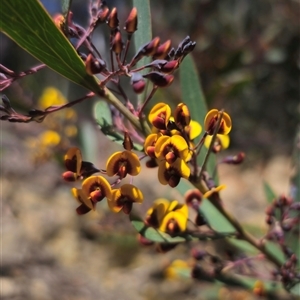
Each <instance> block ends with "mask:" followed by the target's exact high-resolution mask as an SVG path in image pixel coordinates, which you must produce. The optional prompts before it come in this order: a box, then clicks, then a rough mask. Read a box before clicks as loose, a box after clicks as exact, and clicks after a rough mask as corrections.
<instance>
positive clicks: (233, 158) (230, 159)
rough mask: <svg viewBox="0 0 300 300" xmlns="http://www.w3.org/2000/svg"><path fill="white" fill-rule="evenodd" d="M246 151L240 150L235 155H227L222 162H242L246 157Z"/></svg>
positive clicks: (232, 163) (235, 163) (234, 163)
mask: <svg viewBox="0 0 300 300" xmlns="http://www.w3.org/2000/svg"><path fill="white" fill-rule="evenodd" d="M245 156H246V155H245V153H244V152H240V153H238V154H237V155H235V156H227V157H225V158H224V159H223V160H222V162H223V163H225V164H231V165H239V164H241V163H242V162H243V161H244V159H245Z"/></svg>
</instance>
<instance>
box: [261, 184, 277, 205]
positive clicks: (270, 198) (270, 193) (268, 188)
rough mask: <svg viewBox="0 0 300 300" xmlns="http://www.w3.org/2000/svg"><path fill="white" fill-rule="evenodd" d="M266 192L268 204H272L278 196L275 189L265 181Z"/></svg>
mask: <svg viewBox="0 0 300 300" xmlns="http://www.w3.org/2000/svg"><path fill="white" fill-rule="evenodd" d="M263 184H264V191H265V196H266V198H267V201H268V203H272V202H273V200H274V199H275V198H276V194H275V193H274V191H273V189H272V188H271V186H270V185H269V184H268V183H267V182H266V181H264V182H263Z"/></svg>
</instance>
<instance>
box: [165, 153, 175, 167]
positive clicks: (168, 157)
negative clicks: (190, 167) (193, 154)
mask: <svg viewBox="0 0 300 300" xmlns="http://www.w3.org/2000/svg"><path fill="white" fill-rule="evenodd" d="M165 159H166V161H167V162H168V163H169V164H173V163H174V162H175V160H176V159H177V156H176V155H175V153H174V152H168V153H167V154H166V156H165Z"/></svg>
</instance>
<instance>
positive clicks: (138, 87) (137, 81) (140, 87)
mask: <svg viewBox="0 0 300 300" xmlns="http://www.w3.org/2000/svg"><path fill="white" fill-rule="evenodd" d="M130 84H131V86H132V88H133V90H134V91H135V92H136V93H137V94H140V93H142V92H143V91H144V89H145V86H146V82H145V79H144V78H143V76H142V75H141V74H140V73H132V74H131V79H130Z"/></svg>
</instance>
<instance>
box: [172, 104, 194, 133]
mask: <svg viewBox="0 0 300 300" xmlns="http://www.w3.org/2000/svg"><path fill="white" fill-rule="evenodd" d="M173 115H174V120H175V123H176V125H177V126H178V128H180V129H183V128H184V127H185V126H187V125H189V124H190V121H191V114H190V111H189V108H188V107H187V105H186V104H184V103H179V104H178V105H177V107H176V108H175V111H174V114H173Z"/></svg>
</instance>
